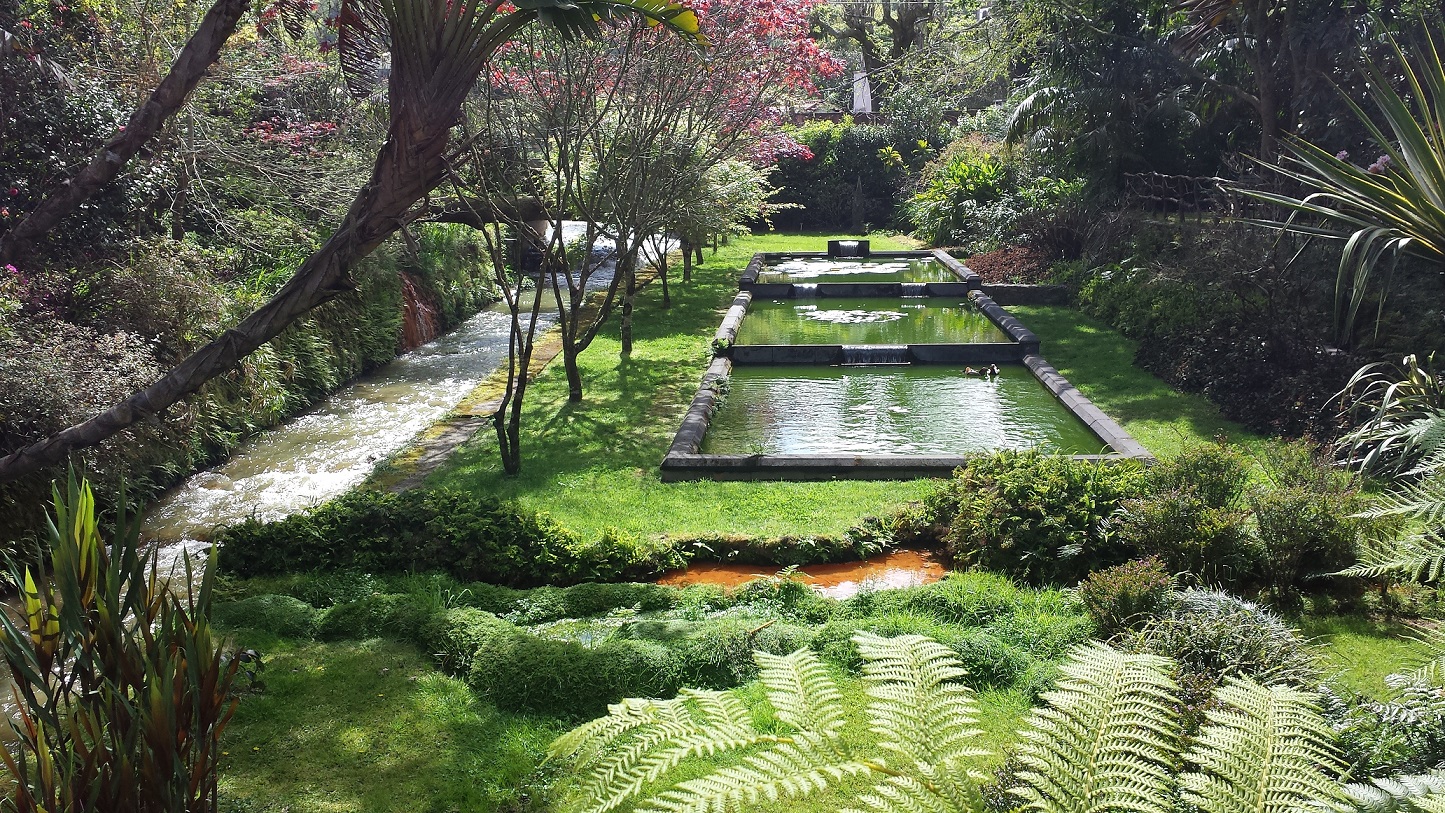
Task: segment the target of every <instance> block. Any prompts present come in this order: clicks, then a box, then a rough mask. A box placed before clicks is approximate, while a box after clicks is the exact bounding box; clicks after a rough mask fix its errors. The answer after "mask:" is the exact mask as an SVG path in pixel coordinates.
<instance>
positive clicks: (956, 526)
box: [929, 451, 1142, 584]
mask: <svg viewBox="0 0 1445 813" xmlns="http://www.w3.org/2000/svg"><path fill="white" fill-rule="evenodd" d="M1141 480H1142V473H1141V467H1140V466H1139V465H1138V464H1137V463H1135V462H1133V461H1124V462H1111V461H1100V462H1094V461H1082V460H1074V459H1072V458H1068V457H1062V456H1057V455H1045V454H1041V453H1038V452H1033V451H1029V452H1012V451H1010V452H1001V453H998V454H994V455H987V456H981V457H975V458H973V459H971V460H970V461H969V462H968V465H966V466H964V467H962V468H960V469H959V470H958V471H957V472H956V473H955V474H954V477H953V478H952V479H951V480H949V481H948V483H947V484H946V485H945V486H944V487H943V488H941V489H940V490H939V492H938V493H937V494H936V495H934V497H933V498H931V499H930V501H929V505H930V506H931V507H932V509H933V510H934V511H935V512H936V514H937V515H938V516H939V518H940V520H943V521H946V522H947V523H948V532H947V535H946V537H945V542H946V544H947V547H948V552H949V553H950V554H951V555H952V556H953V558H954V562H955V564H956V565H959V566H965V567H967V566H972V567H979V568H983V569H986V570H993V571H997V572H999V573H1005V574H1008V575H1010V576H1013V577H1016V578H1019V579H1023V580H1025V581H1028V582H1031V583H1035V584H1038V583H1056V584H1064V583H1066V584H1072V583H1074V582H1077V581H1078V580H1079V579H1082V578H1083V577H1084V576H1086V575H1088V573H1089V572H1090V571H1093V570H1096V569H1098V568H1100V567H1107V566H1109V565H1114V564H1118V563H1120V562H1123V561H1125V560H1126V559H1128V558H1129V555H1130V551H1129V550H1128V549H1127V548H1125V547H1123V546H1120V545H1119V544H1117V543H1116V542H1114V541H1113V540H1111V539H1110V538H1109V537H1108V535H1107V534H1106V533H1104V528H1103V522H1104V520H1105V519H1106V518H1107V517H1108V516H1109V515H1110V514H1112V513H1113V511H1114V510H1115V509H1116V508H1117V507H1118V506H1119V504H1120V503H1121V502H1122V501H1123V500H1125V499H1128V498H1129V497H1133V496H1137V495H1138V493H1139V490H1140V487H1141Z"/></svg>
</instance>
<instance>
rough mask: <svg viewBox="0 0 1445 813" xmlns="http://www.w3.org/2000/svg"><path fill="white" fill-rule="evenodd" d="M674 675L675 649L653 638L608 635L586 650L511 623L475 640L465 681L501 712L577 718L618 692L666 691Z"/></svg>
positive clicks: (655, 694)
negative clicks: (481, 638)
mask: <svg viewBox="0 0 1445 813" xmlns="http://www.w3.org/2000/svg"><path fill="white" fill-rule="evenodd" d="M678 673H679V669H678V658H677V656H676V655H675V653H674V652H673V651H672V650H670V649H669V648H668V647H666V646H664V645H662V644H660V643H657V642H655V641H647V640H631V639H620V638H613V639H608V640H606V641H604V642H602V643H601V644H600V645H598V646H596V647H593V648H589V647H585V646H582V645H581V644H578V643H575V642H572V641H558V640H552V639H547V638H539V637H537V636H535V635H529V634H527V633H526V632H524V631H522V630H520V629H517V628H515V627H513V628H512V629H510V630H502V631H498V632H497V633H496V634H493V635H489V636H487V637H485V638H484V639H483V640H482V642H481V644H480V646H478V647H477V649H476V651H475V652H474V653H473V655H472V661H471V665H470V667H469V669H468V671H467V683H468V685H470V686H471V687H472V689H473V690H475V691H476V692H478V693H479V694H481V695H482V696H484V697H486V698H487V699H489V700H491V701H492V702H493V703H496V704H497V706H498V707H500V708H503V709H506V710H508V711H521V712H532V713H537V714H548V715H552V716H555V717H562V718H566V719H579V718H587V717H593V716H596V715H598V714H601V713H602V712H604V711H606V709H607V705H608V704H609V703H614V702H616V701H618V700H620V699H621V698H623V697H665V696H668V695H671V694H673V693H675V692H676V691H677V688H678V686H679V685H680V684H679V682H678V678H679V674H678Z"/></svg>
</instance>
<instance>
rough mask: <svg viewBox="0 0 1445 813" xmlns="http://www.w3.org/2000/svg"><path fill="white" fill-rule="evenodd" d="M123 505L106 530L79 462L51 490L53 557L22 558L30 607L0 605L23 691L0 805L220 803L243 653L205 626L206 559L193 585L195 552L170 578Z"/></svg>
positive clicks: (1, 636)
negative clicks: (14, 613)
mask: <svg viewBox="0 0 1445 813" xmlns="http://www.w3.org/2000/svg"><path fill="white" fill-rule="evenodd" d="M119 513H120V517H119V521H118V530H117V531H116V532H115V534H114V535H113V537H112V539H111V541H110V543H109V544H107V543H106V541H105V540H103V539H102V533H101V526H100V523H99V522H98V521H97V516H96V505H95V498H94V496H93V495H92V494H91V490H90V486H89V484H88V483H86V482H85V481H83V480H77V478H76V477H75V475H74V474H72V475H71V476H70V478H69V481H68V482H67V484H66V489H65V491H64V493H62V492H61V491H60V490H59V489H58V488H57V489H55V491H54V514H55V519H54V521H53V522H52V523H51V524H50V529H49V531H50V539H49V543H50V561H49V562H48V563H47V564H48V566H46V567H38V568H34V567H28V566H16V567H15V568H14V571H15V572H14V573H13V577H14V579H15V582H16V583H17V584H20V585H23V588H22V589H23V598H24V608H23V610H24V612H23V616H22V617H21V618H20V619H19V620H18V621H16V620H12V619H11V618H10V617H9V616H8V615H4V614H0V657H3V658H4V660H5V662H6V664H7V665H8V666H9V668H10V670H11V673H12V674H13V676H14V681H15V685H14V690H13V691H14V697H15V699H16V701H17V708H16V711H15V712H14V717H13V719H11V720H9V722H10V724H11V727H12V728H13V729H14V730H15V733H16V735H17V736H16V739H17V744H16V745H15V746H14V747H13V748H6V749H0V761H3V763H4V765H5V767H6V769H7V770H8V772H9V774H10V778H11V779H12V780H13V783H11V786H10V787H9V788H8V789H7V793H8V794H9V796H8V797H7V798H5V799H4V800H3V802H0V808H3V809H5V810H13V811H37V812H38V811H48V813H81V811H92V810H104V811H107V813H152V811H154V812H155V813H161V812H162V811H164V812H165V813H180V812H181V811H185V813H199V812H200V811H213V810H215V809H216V803H217V798H216V793H217V769H218V766H219V763H220V757H221V751H220V737H221V733H222V731H223V730H224V729H225V727H226V723H227V722H228V721H229V720H230V717H231V713H232V711H233V710H234V707H235V698H234V697H232V694H231V686H232V684H233V682H234V681H235V678H236V675H237V672H238V669H239V664H238V662H237V661H236V660H234V659H232V658H230V657H228V656H227V654H226V653H225V652H224V651H223V649H222V646H221V642H220V641H218V640H217V639H216V638H214V637H213V636H212V634H211V630H210V625H209V622H208V620H207V615H208V609H209V606H210V601H211V584H212V577H211V572H212V571H211V568H209V567H207V569H206V571H205V573H204V574H203V576H202V578H201V580H200V584H199V586H196V585H194V584H193V582H192V580H191V575H192V574H191V571H190V566H189V563H188V564H187V567H186V572H185V573H184V574H182V578H184V579H185V582H184V583H183V586H177V585H173V584H168V583H167V581H166V580H165V579H163V578H161V577H160V575H159V574H158V572H157V568H156V560H155V558H154V554H151V555H146V554H144V553H142V547H141V542H140V535H139V529H140V524H139V520H138V517H131V516H128V515H127V514H126V510H125V499H124V495H122V497H121V499H120V508H119Z"/></svg>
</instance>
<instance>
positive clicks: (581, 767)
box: [552, 633, 983, 813]
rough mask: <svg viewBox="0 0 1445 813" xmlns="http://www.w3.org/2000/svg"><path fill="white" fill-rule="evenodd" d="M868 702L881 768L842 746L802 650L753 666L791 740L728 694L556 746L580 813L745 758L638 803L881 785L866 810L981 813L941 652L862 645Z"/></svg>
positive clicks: (928, 644) (635, 713) (647, 713)
mask: <svg viewBox="0 0 1445 813" xmlns="http://www.w3.org/2000/svg"><path fill="white" fill-rule="evenodd" d="M855 640H856V641H857V642H858V646H859V650H860V652H862V653H863V657H864V659H865V666H864V678H865V680H866V681H867V683H868V694H869V695H870V697H871V698H872V701H871V702H870V704H869V710H868V717H869V722H870V724H871V727H872V730H873V731H874V732H875V733H877V734H878V735H879V737H880V747H881V748H882V750H883V751H884V753H883V754H880V755H875V756H872V757H869V758H863V757H857V756H854V755H852V754H851V753H850V752H849V751H848V749H847V748H846V746H845V744H844V743H843V741H842V736H841V735H842V733H843V730H844V727H845V726H846V724H847V717H846V715H845V712H844V706H843V702H842V698H841V696H840V695H839V693H838V689H837V686H836V685H834V683H833V681H832V679H831V678H830V677H829V675H828V672H827V669H826V667H824V666H823V664H822V662H820V661H819V660H818V658H817V657H816V656H815V655H813V654H812V653H811V652H808V651H806V650H803V651H799V652H795V653H793V654H791V655H783V656H778V655H769V654H766V653H762V652H759V653H756V657H757V659H758V664H759V666H760V667H761V669H762V671H761V675H760V680H761V682H762V684H763V687H764V689H765V691H766V694H767V697H768V703H769V705H770V706H772V709H773V711H774V713H775V715H776V716H777V719H778V720H779V721H780V722H781V723H783V724H784V726H785V729H786V730H784V731H783V732H782V733H773V732H771V731H764V730H760V729H758V728H757V727H756V726H755V725H754V723H753V720H752V716H751V714H750V713H749V711H748V709H747V707H746V706H744V705H743V704H742V703H741V701H739V700H738V699H737V698H736V697H735V696H733V695H730V694H727V693H721V692H698V691H689V692H685V693H684V694H683V695H682V696H681V697H679V698H678V699H676V700H626V701H623V702H622V703H619V704H616V705H614V706H612V707H611V709H610V713H609V714H608V715H607V716H606V717H603V718H601V719H598V720H594V721H592V722H591V723H587V724H586V725H584V726H582V727H580V728H577V729H575V730H573V731H572V732H570V733H568V734H566V735H564V736H563V737H562V738H560V739H558V740H557V741H556V742H555V743H554V744H553V746H552V754H553V756H555V757H560V758H564V759H567V760H570V761H571V762H572V763H573V764H574V765H575V767H576V769H577V771H578V773H579V774H580V775H581V777H582V778H581V781H580V782H579V784H578V786H577V787H576V788H575V790H574V792H573V793H572V803H573V808H574V809H576V810H579V811H586V813H606V811H610V810H613V809H615V808H617V807H618V806H620V805H622V804H624V803H626V802H630V801H633V800H634V799H637V798H638V797H639V795H641V794H642V793H643V791H644V790H646V789H647V788H648V787H649V786H650V785H651V784H652V783H656V782H659V781H663V782H665V779H666V776H667V774H668V773H669V772H670V771H672V770H673V769H674V768H676V767H677V766H678V765H680V764H681V763H682V762H683V761H684V760H686V759H688V758H690V757H697V756H714V755H719V754H722V753H725V752H734V751H743V752H746V756H744V757H743V758H742V759H741V761H739V762H738V763H737V764H736V765H732V766H729V767H724V768H720V769H718V770H716V771H714V772H712V773H710V774H708V775H706V776H702V777H699V778H696V779H691V780H688V781H685V782H681V783H678V784H677V785H676V786H674V787H671V788H668V789H665V790H663V791H661V792H659V793H656V794H654V795H652V796H651V797H650V798H645V799H642V800H640V801H639V804H638V808H639V809H640V810H656V811H676V812H677V813H683V812H684V811H698V812H699V813H703V812H710V811H718V813H722V811H734V810H741V809H743V808H745V807H748V806H751V805H753V804H756V803H757V802H759V801H761V800H763V799H768V800H777V799H780V798H797V797H801V796H805V795H807V794H809V793H813V792H816V791H819V790H822V789H824V788H826V787H828V786H829V785H830V784H834V783H836V782H838V781H841V780H843V779H845V778H847V777H849V776H857V775H860V774H873V775H876V776H877V777H878V781H877V782H876V783H875V784H874V786H873V788H872V790H871V792H870V793H867V794H865V795H864V796H862V797H861V798H860V801H861V802H862V803H863V804H864V805H867V806H868V807H871V808H873V809H875V810H877V811H880V813H903V812H904V811H910V813H923V811H930V812H931V813H962V812H963V811H978V810H980V809H981V808H982V801H981V797H980V796H979V794H978V789H977V782H976V780H977V778H978V777H976V776H974V775H972V774H970V772H969V767H968V766H969V765H970V764H971V763H972V762H973V761H975V760H976V758H977V757H979V756H982V755H983V753H982V752H979V751H977V750H975V749H974V748H973V747H972V746H971V742H972V740H973V739H974V738H975V737H976V736H977V732H976V731H974V730H973V728H972V725H973V721H974V719H975V716H976V711H975V706H974V702H973V697H972V693H971V692H970V691H969V690H968V689H967V687H965V686H963V685H962V684H961V683H959V682H958V681H959V679H960V678H962V677H963V675H964V671H963V669H962V667H960V666H959V664H958V661H957V659H956V658H955V657H954V656H953V653H952V652H951V651H950V650H948V649H947V648H946V647H943V646H942V645H940V644H937V643H935V642H933V641H930V640H928V639H926V638H922V637H919V636H904V637H901V638H894V639H887V638H881V637H879V636H876V635H871V634H868V633H859V634H858V636H857V637H856V638H855Z"/></svg>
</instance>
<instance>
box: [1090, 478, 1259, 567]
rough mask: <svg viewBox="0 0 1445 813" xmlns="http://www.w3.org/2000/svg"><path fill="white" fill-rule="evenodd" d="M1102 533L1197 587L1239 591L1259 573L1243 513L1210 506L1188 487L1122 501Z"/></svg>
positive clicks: (1256, 545) (1254, 545)
mask: <svg viewBox="0 0 1445 813" xmlns="http://www.w3.org/2000/svg"><path fill="white" fill-rule="evenodd" d="M1108 529H1109V532H1110V533H1111V534H1112V535H1113V538H1114V539H1115V540H1116V541H1117V542H1118V543H1119V544H1120V545H1123V546H1127V547H1128V548H1129V549H1130V550H1131V551H1133V552H1134V553H1135V555H1145V556H1157V557H1159V559H1161V560H1162V561H1163V562H1164V565H1165V567H1167V568H1168V570H1169V571H1170V572H1172V573H1181V574H1188V577H1189V578H1192V579H1194V580H1196V581H1198V582H1199V583H1201V584H1222V585H1226V586H1229V587H1235V588H1245V587H1247V586H1248V585H1250V584H1252V583H1256V582H1257V580H1258V578H1259V575H1260V574H1261V571H1262V570H1263V563H1264V559H1265V553H1264V548H1263V546H1262V545H1261V544H1260V543H1259V539H1258V538H1257V537H1256V536H1255V534H1254V533H1253V532H1252V530H1251V528H1250V526H1249V515H1248V513H1247V512H1246V511H1244V510H1240V509H1236V508H1224V507H1215V506H1211V505H1209V504H1208V503H1207V502H1205V501H1204V500H1203V499H1201V498H1200V497H1199V494H1198V492H1196V491H1194V490H1193V489H1190V488H1188V487H1184V488H1178V489H1165V490H1161V491H1156V492H1154V493H1152V494H1150V495H1149V496H1147V497H1138V498H1134V499H1130V500H1125V501H1123V502H1122V503H1121V504H1120V505H1119V510H1118V512H1116V513H1115V514H1114V515H1113V516H1112V517H1110V518H1109V520H1108Z"/></svg>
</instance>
